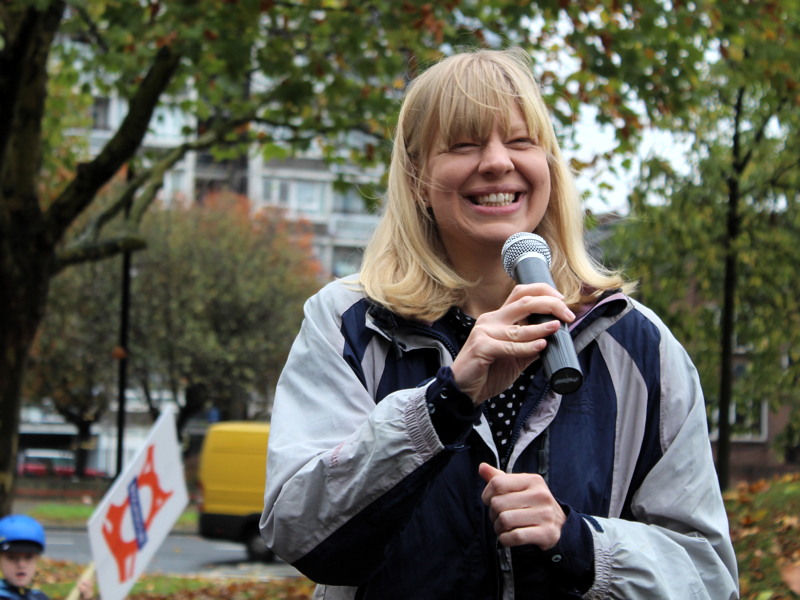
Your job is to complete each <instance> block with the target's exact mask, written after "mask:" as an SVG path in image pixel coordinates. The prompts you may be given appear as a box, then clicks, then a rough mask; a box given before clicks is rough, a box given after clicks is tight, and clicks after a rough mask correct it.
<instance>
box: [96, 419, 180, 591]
mask: <svg viewBox="0 0 800 600" xmlns="http://www.w3.org/2000/svg"><path fill="white" fill-rule="evenodd" d="M188 502H189V495H188V493H187V491H186V481H185V478H184V474H183V463H182V461H181V453H180V446H179V445H178V438H177V433H176V430H175V417H174V414H173V412H172V411H171V410H165V411H163V412H162V413H161V416H160V417H159V418H158V420H157V421H156V423H155V424H154V425H153V428H152V429H151V430H150V434H149V435H148V438H147V441H146V443H145V445H144V447H143V448H142V449H141V450H140V451H139V452H138V453H137V455H136V457H135V458H134V460H132V461H131V463H130V464H129V465H127V466H126V467H125V470H124V471H123V472H122V474H121V475H120V476H119V477H118V478H117V480H116V481H115V482H114V484H113V485H112V487H111V488H110V489H109V490H108V492H106V495H105V496H104V497H103V499H102V501H101V502H100V504H99V505H98V506H97V509H96V510H95V511H94V513H93V514H92V516H91V518H90V519H89V523H88V530H89V544H90V546H91V548H92V557H93V559H94V563H95V567H96V572H97V584H98V587H99V589H100V596H101V598H102V599H103V600H121V599H122V598H124V597H125V596H126V595H127V593H128V591H129V590H130V588H131V587H132V586H133V584H134V583H136V580H137V579H138V578H139V576H140V575H141V573H142V572H143V571H144V569H145V567H146V566H147V564H148V563H149V562H150V559H151V558H152V557H153V555H154V554H155V553H156V551H157V550H158V548H159V547H160V546H161V544H162V543H163V541H164V539H165V538H166V537H167V535H168V534H169V532H170V530H171V529H172V526H173V525H174V524H175V521H176V520H177V519H178V517H180V515H181V513H182V512H183V510H184V508H186V505H187V504H188Z"/></svg>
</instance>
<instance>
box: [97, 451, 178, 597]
mask: <svg viewBox="0 0 800 600" xmlns="http://www.w3.org/2000/svg"><path fill="white" fill-rule="evenodd" d="M154 451H155V448H154V447H153V446H152V445H151V446H148V447H147V459H146V460H145V463H144V466H143V467H142V471H141V472H140V473H139V476H138V477H137V487H139V488H140V489H141V488H143V487H149V488H150V491H151V497H152V501H151V503H150V512H149V513H148V514H147V517H146V518H145V521H144V529H145V531H147V530H148V529H150V525H151V523H152V522H153V519H155V517H156V514H158V511H160V510H161V508H162V507H163V506H164V504H166V502H167V500H169V497H170V496H172V492H165V491H164V490H163V489H162V488H161V484H160V482H159V480H158V473H156V471H155V468H154V467H153V452H154ZM130 503H131V501H130V497H128V498H125V502H123V503H122V504H112V505H111V506H110V507H109V509H108V512H107V513H106V519H105V521H104V522H103V537H104V538H105V540H106V544H108V547H109V548H110V549H111V553H112V554H113V555H114V560H116V561H117V570H118V571H119V581H120V583H124V582H125V581H127V580H128V579H130V578H131V576H133V572H134V569H135V566H136V553H137V552H138V550H139V545H138V544H137V542H136V536H135V535H134V536H133V538H131V539H129V540H125V539H122V520H123V519H124V517H125V515H126V514H127V513H128V512H129V511H130Z"/></svg>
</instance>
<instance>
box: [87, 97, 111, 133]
mask: <svg viewBox="0 0 800 600" xmlns="http://www.w3.org/2000/svg"><path fill="white" fill-rule="evenodd" d="M92 128H93V129H98V130H101V131H108V130H109V129H111V101H110V100H109V99H108V98H95V99H94V101H93V102H92Z"/></svg>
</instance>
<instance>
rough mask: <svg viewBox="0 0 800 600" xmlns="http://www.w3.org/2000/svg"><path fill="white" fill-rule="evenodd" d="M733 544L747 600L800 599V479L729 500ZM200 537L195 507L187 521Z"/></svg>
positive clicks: (65, 578) (181, 593)
mask: <svg viewBox="0 0 800 600" xmlns="http://www.w3.org/2000/svg"><path fill="white" fill-rule="evenodd" d="M725 505H726V508H727V510H728V517H729V521H730V527H731V538H732V539H733V543H734V547H735V549H736V556H737V560H738V563H739V584H740V587H741V598H742V600H789V599H794V598H800V473H798V474H792V475H785V476H782V477H778V478H775V479H771V480H763V481H758V482H756V483H751V484H742V485H739V486H738V487H737V488H736V489H734V490H731V491H730V492H728V493H726V494H725ZM92 510H93V507H91V506H83V505H77V504H61V503H56V502H43V503H40V504H36V505H34V506H32V508H31V513H30V514H32V515H33V516H34V517H36V518H39V519H41V520H42V521H44V522H45V523H47V524H52V523H59V522H60V523H68V522H72V523H75V522H76V521H77V522H80V523H85V522H86V520H87V519H88V517H89V516H90V515H91V512H92ZM182 519H183V522H184V525H185V526H189V527H194V531H196V526H195V525H194V524H195V523H196V519H197V514H196V511H194V510H193V509H192V508H190V509H188V510H187V511H186V513H185V514H184V516H183V517H182ZM41 566H42V568H41V573H40V578H39V580H38V584H39V585H41V587H42V589H43V590H44V591H45V592H46V593H48V594H49V595H50V596H51V597H54V598H59V597H64V596H65V595H66V594H67V593H68V592H69V590H70V589H71V587H72V585H73V583H74V582H75V581H76V580H77V578H78V577H79V576H80V574H81V572H82V567H80V566H78V565H74V564H73V563H65V562H60V561H48V560H47V559H46V558H45V559H43V560H42V563H41ZM312 591H313V584H312V583H311V582H310V581H308V580H307V579H304V578H297V579H287V580H279V581H269V582H257V581H241V580H237V581H219V580H209V579H199V578H189V577H169V576H163V575H158V576H156V575H154V576H148V575H146V576H144V577H143V578H142V579H141V580H140V581H139V582H138V583H137V584H136V586H134V588H133V590H132V592H131V594H130V595H129V598H130V599H131V600H167V599H168V598H175V599H177V600H181V599H183V600H200V599H201V598H202V599H205V598H207V599H216V598H220V599H222V598H225V599H229V600H249V599H251V598H253V599H255V598H259V599H263V600H308V599H310V598H311V594H312Z"/></svg>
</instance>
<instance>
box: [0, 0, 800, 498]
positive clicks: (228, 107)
mask: <svg viewBox="0 0 800 600" xmlns="http://www.w3.org/2000/svg"><path fill="white" fill-rule="evenodd" d="M723 4H724V3H720V7H721V8H716V4H715V3H714V2H710V1H709V2H706V1H695V2H684V1H683V0H672V2H667V1H666V0H643V1H641V2H636V3H633V2H627V3H626V2H616V1H615V2H602V1H600V0H580V1H576V2H567V1H565V0H543V1H542V2H537V3H535V4H533V5H532V4H531V3H529V2H525V1H520V0H446V1H444V2H437V3H433V2H430V1H429V0H403V1H402V2H395V1H392V0H374V1H373V2H370V3H364V2H355V1H352V0H294V1H292V0H288V1H278V0H193V1H191V2H189V1H187V0H175V1H174V2H169V3H164V2H161V1H160V0H144V1H142V2H111V1H109V2H103V1H97V2H88V1H86V0H69V1H67V0H10V1H8V2H4V3H2V4H0V347H2V348H3V349H4V352H3V353H2V355H0V514H3V513H5V512H7V511H8V510H9V508H10V502H11V491H12V487H13V464H14V458H15V454H16V441H17V428H18V423H19V405H20V395H19V392H20V386H21V381H22V377H23V373H24V370H25V361H26V357H27V354H28V351H29V349H30V346H31V343H32V340H33V339H34V336H35V332H36V329H37V327H38V325H39V323H40V321H41V318H42V315H43V313H44V309H45V306H46V304H47V298H48V288H49V282H50V279H51V278H52V277H53V276H54V275H55V274H56V273H58V272H59V271H60V270H61V269H63V268H65V267H66V266H68V265H71V264H75V263H79V262H83V261H87V260H94V259H100V258H103V257H107V256H109V255H112V254H114V253H117V252H120V251H122V250H125V249H135V248H141V247H142V246H143V240H142V238H141V236H139V235H137V233H136V228H137V225H138V223H139V222H140V221H141V218H142V215H143V214H144V212H145V210H146V209H147V207H148V205H149V204H150V203H151V202H152V199H153V198H154V197H155V195H156V192H157V190H158V188H159V186H160V185H161V179H162V177H163V174H164V173H165V172H166V170H168V169H169V168H170V167H171V166H172V165H174V164H175V162H176V161H178V160H180V158H181V157H182V156H183V155H184V154H185V153H186V152H187V151H191V150H197V149H202V148H210V147H214V148H215V149H216V150H215V151H216V152H217V156H218V157H226V156H231V155H232V154H231V153H233V152H234V150H236V151H242V150H243V149H246V147H248V145H249V144H251V143H258V144H260V147H261V148H262V149H263V151H264V152H265V155H266V156H268V157H274V156H280V155H282V154H284V153H286V152H287V151H290V150H291V149H293V148H294V149H305V148H308V147H309V146H310V145H311V144H312V143H315V144H318V145H319V147H320V148H321V149H322V151H323V153H324V155H325V156H326V158H327V159H328V160H331V161H354V162H365V163H376V162H378V161H380V162H383V160H382V159H383V158H385V156H386V153H387V152H388V149H389V144H388V143H387V142H386V140H388V139H389V137H390V131H391V126H392V123H393V118H394V115H395V112H396V109H397V98H398V96H399V94H400V93H401V92H402V90H403V89H404V88H405V86H406V84H407V82H408V81H409V80H410V79H411V78H413V76H414V74H415V73H416V71H417V69H419V68H421V67H424V65H425V64H426V63H427V62H429V61H430V60H433V59H435V58H438V57H439V56H441V55H442V54H444V53H448V52H451V51H452V50H453V49H454V48H457V47H460V46H495V47H499V46H503V45H506V44H517V45H521V46H524V47H526V48H528V49H530V50H531V52H532V53H534V54H535V56H536V58H537V59H538V60H539V62H540V64H541V65H542V67H541V72H540V73H538V75H539V76H540V79H541V80H542V83H543V86H544V88H545V92H546V94H547V96H548V97H549V98H550V99H551V104H552V106H553V114H554V116H555V117H556V118H557V119H558V120H559V122H561V123H562V124H563V125H564V136H565V137H564V141H565V143H571V142H574V143H576V144H579V143H580V140H572V139H571V138H570V137H568V133H569V126H570V124H571V123H572V121H573V119H574V118H575V116H576V114H577V113H578V110H579V108H580V106H581V105H582V104H585V103H591V104H593V105H594V106H597V107H598V108H599V109H600V111H599V120H600V122H601V123H604V124H609V125H610V126H612V127H613V129H614V132H615V135H616V139H617V142H618V144H617V150H618V151H620V152H630V151H632V150H633V149H634V148H635V144H636V141H637V139H638V136H639V133H640V131H641V130H642V128H643V127H644V125H645V121H646V119H645V118H644V117H649V118H650V119H651V120H652V119H653V118H657V119H659V120H663V122H664V123H665V124H670V125H671V126H674V127H675V128H678V127H679V126H680V125H681V124H686V123H688V122H689V120H688V119H689V117H690V116H691V115H692V114H693V113H692V110H694V107H697V106H698V105H700V104H702V102H703V101H704V100H703V99H704V98H706V97H708V95H709V94H708V91H709V90H710V89H713V86H712V84H704V83H703V81H704V79H703V77H704V74H705V69H706V65H707V60H708V52H707V49H708V48H709V41H710V40H714V39H715V38H714V36H715V35H717V34H718V32H719V31H720V29H719V27H718V25H717V22H718V21H719V19H717V18H716V15H715V14H714V13H713V11H714V10H716V11H717V13H719V12H723V13H725V14H723V16H724V17H725V18H727V16H728V13H731V12H732V11H729V10H728V9H727V8H725V7H724V6H723ZM776 5H777V6H778V7H779V9H776V10H778V12H780V5H779V4H778V3H776V2H774V1H773V2H764V3H759V5H758V6H766V7H768V8H765V9H764V10H767V11H768V10H769V7H775V6H776ZM746 10H748V11H755V10H760V9H758V8H757V7H755V6H754V5H752V4H748V5H747V8H746ZM708 11H712V13H709V12H708ZM708 14H711V15H712V17H713V18H711V17H709V16H708ZM765 14H766V17H767V18H768V19H773V18H774V17H775V15H770V14H768V13H765ZM709 18H711V20H712V22H711V23H709V22H708V20H709ZM771 22H772V21H770V23H771ZM775 31H776V34H777V30H775ZM723 33H724V32H723ZM720 35H722V34H720ZM781 35H783V34H781ZM730 39H731V40H734V43H733V46H734V47H740V46H738V45H737V44H736V43H735V36H731V38H730ZM786 39H787V40H789V41H791V39H790V37H789V36H788V35H787V36H786ZM725 43H728V42H727V41H726V42H725ZM787 45H790V44H787ZM723 47H724V46H723V45H720V46H719V48H720V51H721V49H722V48H723ZM793 64H796V63H793ZM787 85H788V84H787ZM110 94H116V95H118V96H119V97H120V98H123V99H125V100H126V101H127V105H128V107H129V110H128V113H127V115H126V117H125V119H124V120H123V122H122V123H121V125H120V127H119V128H118V129H117V130H116V131H113V132H111V136H110V139H109V141H108V143H107V144H106V145H105V146H104V147H103V148H101V149H100V150H99V151H98V152H97V153H96V154H94V155H93V156H92V157H89V156H88V155H87V154H85V153H83V154H82V153H81V152H79V150H82V148H81V147H80V145H77V146H76V145H74V136H73V137H70V135H71V133H72V132H73V129H71V128H73V127H74V126H75V124H76V121H80V117H81V115H85V114H86V112H85V111H86V110H87V107H89V106H90V105H91V97H92V96H93V95H94V96H108V95H110ZM156 110H161V111H163V110H172V111H174V114H180V115H184V116H188V117H189V118H188V119H187V121H186V127H185V129H184V131H183V135H184V140H183V142H182V143H180V144H179V145H177V146H176V147H175V148H172V149H168V150H166V151H164V152H162V153H160V154H158V155H154V156H146V155H143V154H142V153H141V152H140V148H141V146H142V141H143V139H144V136H145V134H146V132H147V130H148V127H149V123H150V121H151V118H152V116H153V114H154V112H155V111H156ZM84 120H85V118H84ZM129 163H130V164H131V166H132V167H133V168H131V169H130V170H129V173H130V174H131V176H130V179H129V181H128V182H127V185H125V186H122V187H121V188H120V189H119V191H118V193H117V195H116V200H115V201H114V202H112V203H111V204H110V205H109V206H108V207H107V208H106V209H105V210H104V211H100V212H99V214H97V215H96V216H95V217H94V218H93V219H92V220H90V221H89V222H88V223H87V225H86V226H85V228H84V229H83V230H82V231H81V232H79V233H76V234H75V235H74V236H71V237H69V238H68V237H67V232H68V230H69V229H70V227H71V226H72V225H73V224H74V223H75V221H76V220H77V219H78V217H79V216H80V215H82V214H84V213H85V212H86V211H87V209H88V208H89V207H90V206H92V204H93V203H94V202H95V198H96V196H97V192H98V190H99V189H100V188H101V187H103V186H104V185H105V184H106V183H107V182H108V181H109V180H110V179H111V177H112V176H113V175H114V174H115V173H117V172H118V171H119V170H120V169H121V168H122V167H123V166H124V165H126V164H129ZM580 166H581V165H580V164H578V163H577V162H576V167H580ZM122 216H125V224H124V226H123V227H121V228H119V229H117V230H116V231H115V232H114V233H113V235H109V234H108V232H107V231H106V229H107V225H108V223H109V222H110V221H112V220H113V219H114V217H117V218H120V217H122Z"/></svg>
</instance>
